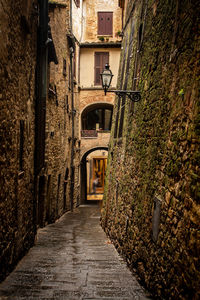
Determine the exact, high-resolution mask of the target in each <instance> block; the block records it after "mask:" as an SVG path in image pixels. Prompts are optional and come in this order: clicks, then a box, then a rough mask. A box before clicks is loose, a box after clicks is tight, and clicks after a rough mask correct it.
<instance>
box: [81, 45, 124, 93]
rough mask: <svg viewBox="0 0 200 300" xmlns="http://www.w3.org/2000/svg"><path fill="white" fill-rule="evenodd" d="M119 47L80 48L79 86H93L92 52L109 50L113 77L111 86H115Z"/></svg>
mask: <svg viewBox="0 0 200 300" xmlns="http://www.w3.org/2000/svg"><path fill="white" fill-rule="evenodd" d="M120 50H121V49H120V48H110V49H108V48H91V49H88V48H82V49H81V56H80V87H82V88H85V87H94V54H95V52H109V54H110V55H109V64H110V69H111V70H112V73H113V74H114V77H113V79H112V87H116V84H117V76H118V68H119V59H120Z"/></svg>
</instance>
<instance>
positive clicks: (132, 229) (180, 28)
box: [102, 0, 200, 300]
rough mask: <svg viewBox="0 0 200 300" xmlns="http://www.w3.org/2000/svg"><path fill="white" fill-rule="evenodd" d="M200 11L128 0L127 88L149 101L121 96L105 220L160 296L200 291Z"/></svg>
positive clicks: (123, 73)
mask: <svg viewBox="0 0 200 300" xmlns="http://www.w3.org/2000/svg"><path fill="white" fill-rule="evenodd" d="M199 11H200V7H199V5H198V4H197V2H196V1H187V0H186V1H183V2H181V3H180V1H173V2H168V1H129V2H128V9H127V15H126V18H125V19H126V22H125V24H124V26H125V28H124V39H123V51H122V54H121V63H120V76H119V81H118V88H120V87H121V88H124V89H126V88H127V89H133V90H137V89H138V90H140V91H141V101H140V102H138V103H135V104H134V105H133V104H131V103H130V100H128V99H126V104H125V103H124V102H123V99H122V101H121V103H122V104H121V106H120V105H119V103H118V102H117V101H116V103H115V112H114V118H113V126H112V132H111V136H112V138H111V142H110V152H109V163H108V172H107V180H106V191H105V195H104V198H105V199H104V206H103V210H102V225H103V227H104V229H105V231H106V232H107V233H108V234H109V236H110V237H111V239H112V241H113V242H114V244H115V246H116V247H117V249H118V251H119V252H120V253H121V254H122V255H123V256H124V258H125V259H126V260H127V262H128V265H129V266H130V268H131V269H133V270H135V269H137V272H138V274H139V276H140V278H141V280H142V281H143V283H144V284H145V285H146V286H147V287H148V289H149V290H150V291H152V293H153V294H154V297H155V298H158V299H188V300H189V299H190V300H191V299H199V297H200V289H199V286H200V281H199V280H200V273H199V255H200V243H199V241H200V236H199V229H200V227H199V217H200V206H199V196H200V184H199V182H200V180H199V179H200V173H199V161H200V153H199V149H200V147H199V138H200V131H199V121H200V117H199V116H200V106H199V71H200V67H199V46H200V45H199V39H198V38H197V36H198V24H199ZM129 13H130V15H129ZM123 105H125V109H124V110H123V109H122V106H123ZM123 114H124V115H123ZM115 120H117V121H116V122H115ZM120 120H121V121H120Z"/></svg>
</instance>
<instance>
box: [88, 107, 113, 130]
mask: <svg viewBox="0 0 200 300" xmlns="http://www.w3.org/2000/svg"><path fill="white" fill-rule="evenodd" d="M111 123H112V108H110V107H108V108H103V107H102V108H95V109H92V110H90V111H88V112H86V113H84V114H83V116H82V129H83V130H99V129H100V130H106V131H110V129H111Z"/></svg>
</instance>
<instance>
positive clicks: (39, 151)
mask: <svg viewBox="0 0 200 300" xmlns="http://www.w3.org/2000/svg"><path fill="white" fill-rule="evenodd" d="M38 4H39V30H38V37H37V38H38V43H37V65H36V85H35V89H36V90H35V153H34V156H35V157H34V173H35V179H34V181H35V182H34V183H35V184H34V189H35V191H34V194H35V200H34V208H33V210H34V211H33V219H34V224H35V232H36V230H37V222H38V206H37V194H38V191H37V187H38V176H39V174H40V172H41V170H42V168H44V165H45V124H46V97H47V70H48V47H47V45H46V42H47V40H48V0H43V1H42V0H40V1H39V2H38Z"/></svg>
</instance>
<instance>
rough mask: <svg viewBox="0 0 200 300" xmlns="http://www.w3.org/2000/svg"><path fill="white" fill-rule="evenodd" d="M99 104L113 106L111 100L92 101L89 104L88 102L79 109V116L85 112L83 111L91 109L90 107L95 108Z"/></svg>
mask: <svg viewBox="0 0 200 300" xmlns="http://www.w3.org/2000/svg"><path fill="white" fill-rule="evenodd" d="M99 106H101V107H106V106H107V107H112V108H113V107H114V105H113V103H111V102H105V101H104V102H99V101H98V102H93V103H90V104H88V105H86V106H85V107H84V108H83V109H82V110H81V112H80V116H81V117H82V114H83V113H84V112H85V111H87V110H90V108H91V109H92V108H95V107H99Z"/></svg>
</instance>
